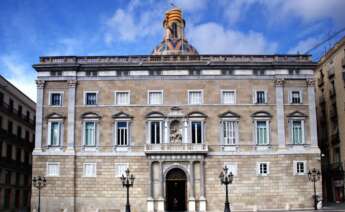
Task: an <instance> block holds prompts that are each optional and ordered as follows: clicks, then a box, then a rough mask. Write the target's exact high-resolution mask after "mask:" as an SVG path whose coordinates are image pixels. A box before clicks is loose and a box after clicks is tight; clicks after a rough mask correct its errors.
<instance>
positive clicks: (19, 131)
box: [17, 126, 22, 138]
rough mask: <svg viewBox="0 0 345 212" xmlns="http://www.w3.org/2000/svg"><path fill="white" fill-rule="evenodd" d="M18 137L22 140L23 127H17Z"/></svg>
mask: <svg viewBox="0 0 345 212" xmlns="http://www.w3.org/2000/svg"><path fill="white" fill-rule="evenodd" d="M17 137H18V138H22V127H21V126H17Z"/></svg>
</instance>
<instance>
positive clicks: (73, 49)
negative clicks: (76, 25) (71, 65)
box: [45, 36, 87, 56]
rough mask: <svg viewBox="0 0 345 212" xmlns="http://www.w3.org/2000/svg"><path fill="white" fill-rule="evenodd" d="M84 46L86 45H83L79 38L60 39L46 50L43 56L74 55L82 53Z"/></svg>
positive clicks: (83, 42)
mask: <svg viewBox="0 0 345 212" xmlns="http://www.w3.org/2000/svg"><path fill="white" fill-rule="evenodd" d="M85 45H87V43H85V41H84V40H83V39H82V37H81V36H80V37H79V38H68V37H66V38H60V39H58V40H57V41H56V42H55V43H54V44H53V45H52V46H51V47H49V48H48V50H47V52H46V53H45V55H46V56H57V55H76V54H77V53H79V52H83V49H84V47H85Z"/></svg>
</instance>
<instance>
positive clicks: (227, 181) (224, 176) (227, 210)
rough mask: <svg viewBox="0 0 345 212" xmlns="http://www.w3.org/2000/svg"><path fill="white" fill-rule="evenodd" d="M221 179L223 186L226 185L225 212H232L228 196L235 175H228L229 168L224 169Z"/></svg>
mask: <svg viewBox="0 0 345 212" xmlns="http://www.w3.org/2000/svg"><path fill="white" fill-rule="evenodd" d="M219 179H220V182H221V184H222V185H223V184H224V185H225V192H226V196H225V204H224V212H230V211H231V210H230V203H229V196H228V185H229V184H231V183H232V179H233V175H232V173H231V172H230V173H228V167H226V166H225V167H224V169H223V171H222V172H221V173H220V175H219Z"/></svg>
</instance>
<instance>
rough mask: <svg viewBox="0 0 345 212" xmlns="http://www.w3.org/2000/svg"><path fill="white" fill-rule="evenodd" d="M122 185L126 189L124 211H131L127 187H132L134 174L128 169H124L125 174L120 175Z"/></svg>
mask: <svg viewBox="0 0 345 212" xmlns="http://www.w3.org/2000/svg"><path fill="white" fill-rule="evenodd" d="M120 179H121V181H122V186H123V187H126V189H127V202H126V212H131V206H130V204H129V187H132V186H133V184H134V179H135V178H134V176H133V174H130V172H129V169H126V176H124V175H122V176H121V178H120Z"/></svg>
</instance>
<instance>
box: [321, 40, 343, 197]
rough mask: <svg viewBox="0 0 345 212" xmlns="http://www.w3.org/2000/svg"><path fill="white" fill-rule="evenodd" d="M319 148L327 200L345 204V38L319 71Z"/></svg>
mask: <svg viewBox="0 0 345 212" xmlns="http://www.w3.org/2000/svg"><path fill="white" fill-rule="evenodd" d="M315 77H316V80H317V86H316V96H317V98H316V102H317V114H318V128H319V144H320V145H319V146H320V148H321V151H322V153H323V155H324V156H323V157H322V170H323V175H324V179H325V180H324V181H323V188H324V192H323V194H324V199H325V200H327V201H330V202H343V201H344V200H345V199H344V177H345V176H344V168H345V167H344V161H345V118H344V117H345V110H344V109H345V102H344V99H345V83H344V80H345V37H343V38H342V39H341V40H340V41H339V42H338V43H337V44H336V45H335V46H334V47H333V48H332V49H330V50H329V51H328V52H327V54H326V55H325V56H324V57H322V58H321V59H320V61H319V64H318V66H317V69H316V74H315Z"/></svg>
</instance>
